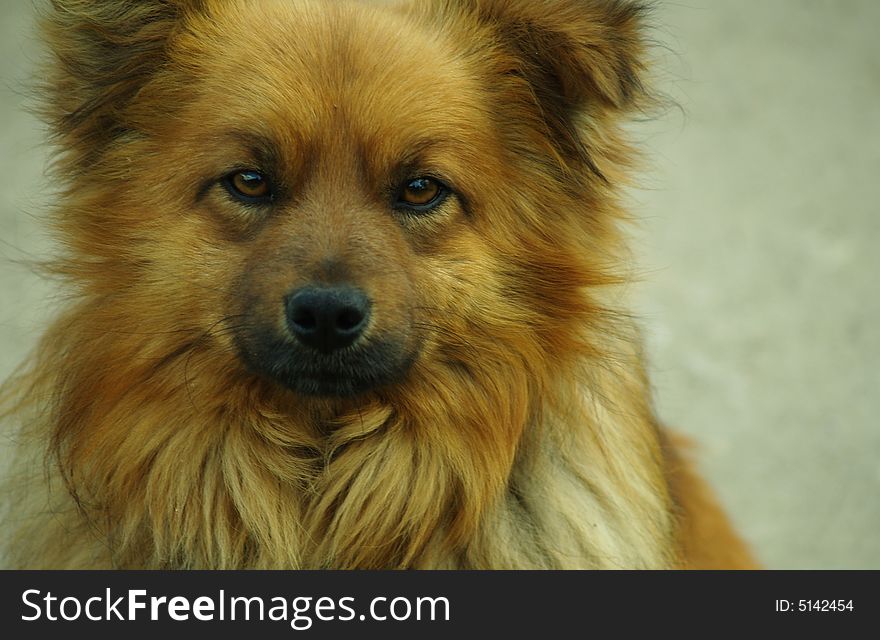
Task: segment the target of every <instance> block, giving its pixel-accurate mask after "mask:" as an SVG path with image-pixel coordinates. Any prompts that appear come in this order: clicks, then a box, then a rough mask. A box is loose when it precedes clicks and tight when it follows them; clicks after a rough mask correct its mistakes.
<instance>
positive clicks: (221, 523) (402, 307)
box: [7, 0, 751, 568]
mask: <svg viewBox="0 0 880 640" xmlns="http://www.w3.org/2000/svg"><path fill="white" fill-rule="evenodd" d="M644 16H645V10H644V8H643V7H641V6H639V5H638V4H636V3H633V2H625V1H622V0H617V1H615V0H541V1H537V2H536V1H533V0H403V1H402V2H351V1H343V2H336V1H333V2H331V1H329V0H323V1H321V0H260V1H256V2H255V1H249V0H248V1H246V0H139V1H137V2H134V1H133V0H55V1H54V2H52V6H51V8H50V9H48V11H47V14H46V15H45V16H44V20H43V30H44V35H45V38H46V41H47V43H48V45H49V49H50V51H51V54H52V55H51V62H50V68H49V70H48V71H47V74H46V87H45V101H44V104H45V114H46V117H47V119H48V121H49V122H50V124H51V126H52V128H53V131H54V132H55V134H56V140H57V144H58V147H59V149H60V153H59V155H58V158H57V164H56V171H57V175H58V177H59V180H60V181H61V183H62V184H63V192H62V194H61V195H60V199H59V202H58V205H57V207H56V208H55V210H54V215H53V222H54V226H55V229H56V231H57V233H58V235H59V238H60V240H61V244H62V246H63V247H64V253H63V255H61V256H60V257H59V258H58V260H57V261H55V262H54V263H53V264H52V268H53V270H54V272H55V273H56V274H58V275H60V276H61V278H62V279H63V288H64V291H65V292H66V293H68V294H70V297H71V301H70V303H69V305H68V306H67V308H66V309H65V310H64V311H63V312H62V313H60V316H59V318H58V319H57V320H56V322H55V323H54V325H53V326H52V327H51V328H50V330H49V331H48V332H47V334H46V335H45V337H44V339H43V341H42V343H41V346H40V348H39V350H38V353H37V354H36V355H35V357H34V358H33V360H32V361H31V363H30V366H29V367H28V368H26V370H25V371H24V373H23V374H22V375H21V376H19V377H18V378H17V379H16V380H14V381H12V382H10V383H9V384H8V385H7V393H8V395H9V396H12V397H10V398H8V399H7V402H8V407H9V408H8V413H9V414H10V415H13V416H15V418H16V420H17V421H18V423H19V424H20V434H19V436H18V439H19V441H20V443H21V444H20V450H19V451H18V453H17V459H18V460H19V461H20V464H21V469H20V470H19V475H18V478H17V483H18V494H17V495H18V498H17V501H16V502H15V503H14V504H13V506H12V509H11V511H12V515H13V522H12V526H13V527H14V530H15V531H14V533H13V535H12V540H11V542H10V544H9V550H8V552H9V557H10V564H11V565H13V566H25V567H79V568H82V567H119V568H245V567H255V568H670V567H709V566H712V567H745V566H749V564H750V562H751V561H750V558H749V555H748V552H747V551H746V550H745V549H744V548H743V546H742V544H741V542H740V541H739V540H738V539H737V537H736V536H735V535H734V534H733V532H732V531H731V530H730V528H729V526H728V524H727V522H726V520H725V519H724V516H723V515H722V513H721V511H720V510H719V509H718V508H717V506H716V505H715V503H714V501H713V499H712V497H711V496H710V494H709V493H708V491H707V490H706V488H705V487H704V486H703V485H702V484H701V482H700V480H699V479H698V478H697V476H695V475H694V474H693V473H691V471H690V470H689V467H688V465H687V463H686V462H685V461H683V460H682V458H681V457H680V456H679V455H678V453H677V451H676V448H675V447H674V446H673V444H672V443H671V441H670V439H669V438H668V436H667V435H665V432H664V431H663V430H662V428H661V427H660V426H659V425H658V422H657V419H656V418H655V416H654V414H653V412H652V408H651V399H650V391H649V386H648V382H647V380H646V376H645V372H644V367H643V359H642V350H641V346H640V340H639V336H638V332H637V330H636V328H635V326H634V324H633V322H632V321H631V320H630V318H629V316H628V315H627V314H626V313H625V311H624V310H623V309H621V308H620V307H621V302H620V299H621V297H620V295H619V294H620V291H619V290H620V285H621V284H623V283H624V282H625V280H626V277H625V274H626V273H627V268H626V252H625V250H624V247H623V243H622V237H621V233H620V232H619V229H618V226H619V224H620V221H621V219H622V218H623V217H624V212H623V211H622V208H621V205H620V201H619V194H618V190H619V188H620V186H621V185H622V184H623V183H624V181H625V179H626V175H627V172H628V168H629V164H630V162H629V160H630V158H631V156H632V153H631V150H630V149H629V148H628V146H627V144H626V142H625V140H624V139H623V136H622V135H621V131H620V128H619V124H620V122H621V121H622V119H623V118H624V117H625V116H626V115H627V114H628V113H631V112H632V111H633V110H635V109H638V108H639V107H640V105H641V104H643V101H644V99H645V95H646V92H645V91H644V88H643V77H644V60H645V44H644V38H643V21H644ZM41 458H45V459H46V460H48V464H46V465H45V467H42V466H41V464H40V462H39V460H40V459H41ZM43 468H45V470H46V472H45V473H41V470H42V469H43Z"/></svg>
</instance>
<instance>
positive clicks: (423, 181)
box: [397, 178, 446, 211]
mask: <svg viewBox="0 0 880 640" xmlns="http://www.w3.org/2000/svg"><path fill="white" fill-rule="evenodd" d="M445 195H446V187H445V186H444V185H443V184H442V183H440V182H439V181H438V180H435V179H434V178H416V179H415V180H409V181H407V182H404V183H403V185H401V190H400V195H399V196H398V198H397V205H398V206H399V207H403V208H407V209H414V210H416V211H427V210H429V209H433V208H434V207H435V206H437V205H438V204H440V202H441V201H442V200H443V197H444V196H445Z"/></svg>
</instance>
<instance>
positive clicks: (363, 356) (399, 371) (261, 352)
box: [236, 335, 418, 398]
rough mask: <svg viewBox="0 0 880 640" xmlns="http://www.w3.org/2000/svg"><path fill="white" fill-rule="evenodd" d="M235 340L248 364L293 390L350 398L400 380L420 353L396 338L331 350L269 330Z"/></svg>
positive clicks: (255, 370) (253, 369)
mask: <svg viewBox="0 0 880 640" xmlns="http://www.w3.org/2000/svg"><path fill="white" fill-rule="evenodd" d="M236 342H237V346H238V351H239V357H240V359H241V360H242V362H243V363H244V364H245V365H246V367H247V368H248V369H250V370H251V371H253V372H255V373H257V374H259V375H261V376H263V377H266V378H269V379H271V380H272V381H273V382H275V383H277V384H280V385H281V386H283V387H285V388H287V389H290V390H291V391H294V392H295V393H298V394H301V395H305V396H316V397H338V398H348V397H352V396H357V395H361V394H364V393H368V392H370V391H373V390H375V389H379V388H381V387H385V386H388V385H393V384H396V383H399V382H401V381H402V380H403V379H404V378H405V377H406V375H407V373H408V372H409V369H410V367H411V366H412V364H413V362H414V361H415V359H416V357H417V355H418V354H417V350H408V349H406V348H405V346H404V344H403V342H402V341H399V340H395V339H392V338H386V339H378V340H376V339H374V340H371V341H370V342H368V343H365V344H360V345H354V346H351V347H348V348H346V349H343V350H340V351H337V352H333V353H329V354H325V353H320V352H318V351H315V350H312V349H308V348H304V347H302V346H301V345H299V344H296V343H292V342H290V341H288V340H285V339H282V338H277V337H268V336H265V335H263V336H239V337H238V338H237V339H236Z"/></svg>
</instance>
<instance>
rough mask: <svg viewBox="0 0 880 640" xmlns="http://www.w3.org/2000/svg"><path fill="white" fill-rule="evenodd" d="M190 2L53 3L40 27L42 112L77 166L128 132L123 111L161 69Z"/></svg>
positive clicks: (93, 0)
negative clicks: (44, 61) (44, 49)
mask: <svg viewBox="0 0 880 640" xmlns="http://www.w3.org/2000/svg"><path fill="white" fill-rule="evenodd" d="M195 4H196V3H195V2H194V1H187V0H139V1H138V2H131V1H128V0H52V2H51V5H50V6H49V8H48V9H47V10H46V12H45V14H44V15H43V17H42V21H41V27H42V34H43V39H44V41H45V42H46V44H47V46H48V49H49V53H50V59H49V66H48V70H47V73H46V79H45V81H44V84H43V95H44V101H43V114H44V117H45V118H46V120H47V121H48V123H49V124H50V126H52V127H53V129H54V131H55V134H56V135H57V136H58V137H59V139H60V141H61V143H62V145H63V147H64V148H65V149H67V150H70V151H73V152H74V154H73V155H74V157H76V156H78V157H79V158H80V162H83V161H87V160H88V159H89V158H91V157H93V156H94V155H95V154H99V153H100V152H101V150H102V149H104V148H106V146H107V145H108V144H109V143H110V142H112V140H114V139H116V138H118V137H119V136H120V135H122V134H123V133H124V132H125V131H126V128H127V125H126V122H125V119H124V117H123V116H122V113H123V111H124V109H125V107H126V106H127V105H128V104H129V103H130V101H131V100H132V98H133V97H134V96H135V95H136V94H137V92H138V91H139V90H140V89H141V88H142V87H143V86H144V85H145V84H146V83H147V82H148V80H149V79H150V77H152V75H153V74H154V73H155V72H156V71H157V70H158V69H159V68H160V67H161V66H162V64H163V63H164V61H165V50H166V46H167V44H168V41H169V39H170V37H171V34H172V33H173V32H174V29H175V26H176V24H177V23H178V21H179V16H180V14H181V13H182V12H183V11H185V10H186V9H188V8H190V7H192V6H194V5H195ZM74 164H77V162H74Z"/></svg>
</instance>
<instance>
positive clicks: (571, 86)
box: [462, 0, 647, 109]
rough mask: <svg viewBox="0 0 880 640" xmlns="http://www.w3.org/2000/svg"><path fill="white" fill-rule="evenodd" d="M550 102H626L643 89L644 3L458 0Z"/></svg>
mask: <svg viewBox="0 0 880 640" xmlns="http://www.w3.org/2000/svg"><path fill="white" fill-rule="evenodd" d="M462 2H463V4H464V6H465V7H466V8H467V9H468V10H469V11H470V12H471V15H472V16H476V18H477V19H478V20H479V21H480V22H481V23H483V24H484V25H487V26H490V27H491V28H492V29H494V31H495V33H496V34H497V41H498V42H499V43H500V44H501V45H502V46H503V47H505V48H506V49H507V50H508V51H510V52H512V53H513V55H514V57H515V60H516V61H517V63H518V65H517V66H518V68H517V69H516V71H517V72H518V73H520V74H522V75H523V76H524V77H525V78H526V79H527V80H528V82H529V83H530V85H531V87H532V90H533V91H534V93H535V96H536V97H537V98H538V99H539V101H542V102H546V103H548V104H550V105H551V106H552V107H554V108H565V109H578V108H581V107H588V106H590V105H591V104H592V105H601V106H604V107H611V108H615V109H625V108H628V107H631V106H633V105H634V104H635V103H636V101H637V100H638V98H640V97H641V95H642V93H643V85H642V76H643V71H644V67H643V57H644V48H645V47H644V40H643V27H644V24H643V23H644V15H645V13H646V11H647V9H646V6H645V5H644V4H641V3H638V2H635V1H632V0H462Z"/></svg>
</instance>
